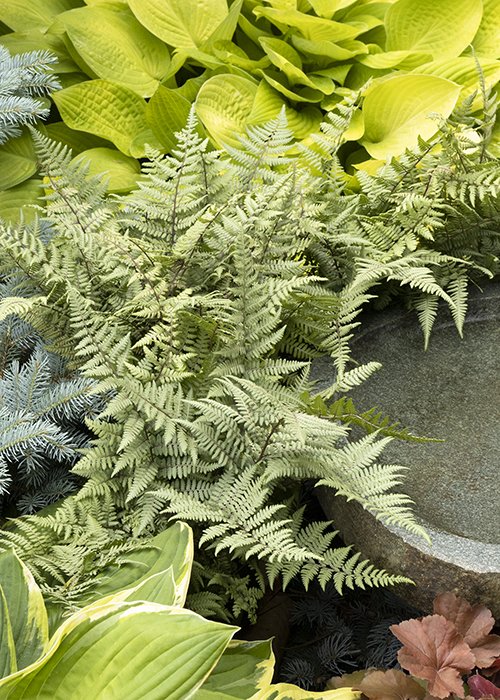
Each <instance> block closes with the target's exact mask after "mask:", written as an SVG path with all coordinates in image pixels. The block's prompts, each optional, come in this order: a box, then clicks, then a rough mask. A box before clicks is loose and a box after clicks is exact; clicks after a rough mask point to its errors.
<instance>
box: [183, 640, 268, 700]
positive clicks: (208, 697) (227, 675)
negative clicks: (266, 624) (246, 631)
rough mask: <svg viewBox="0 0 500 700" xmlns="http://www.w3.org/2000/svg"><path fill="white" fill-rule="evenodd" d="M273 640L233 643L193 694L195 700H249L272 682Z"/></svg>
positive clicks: (237, 641) (236, 641)
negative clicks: (248, 699)
mask: <svg viewBox="0 0 500 700" xmlns="http://www.w3.org/2000/svg"><path fill="white" fill-rule="evenodd" d="M273 672H274V654H273V651H272V647H271V640H270V639H269V640H267V641H265V642H261V641H256V642H242V641H239V640H233V641H232V642H230V643H229V646H228V647H227V648H226V650H225V651H224V653H223V654H222V656H221V657H220V659H219V661H218V662H217V665H216V667H215V668H214V670H213V671H212V673H211V674H210V675H209V677H208V678H207V680H206V681H205V682H204V683H203V685H202V686H201V688H199V690H197V691H196V693H195V694H194V695H193V700H219V699H220V700H246V698H250V697H251V696H252V695H254V694H255V693H257V692H258V691H259V690H261V689H263V688H267V687H268V686H269V684H270V683H271V681H272V678H273Z"/></svg>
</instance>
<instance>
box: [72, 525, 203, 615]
mask: <svg viewBox="0 0 500 700" xmlns="http://www.w3.org/2000/svg"><path fill="white" fill-rule="evenodd" d="M193 556H194V550H193V532H192V530H191V528H190V527H189V525H186V524H185V523H181V522H178V523H175V525H172V526H171V527H169V528H168V529H166V530H164V531H163V532H161V533H160V534H159V535H156V537H154V538H153V540H152V542H151V546H150V547H145V548H143V549H137V550H136V551H135V552H129V553H128V554H127V563H125V564H122V565H121V566H113V567H110V568H109V569H107V570H104V571H103V572H102V576H101V577H100V579H99V580H98V582H97V584H96V585H95V587H94V588H92V589H91V590H90V592H89V593H88V594H87V596H86V598H85V601H84V602H85V604H86V605H88V604H90V603H95V602H96V601H97V602H98V601H99V600H101V599H102V598H104V597H107V596H112V595H116V594H117V593H119V592H120V591H125V590H128V589H132V588H133V589H135V588H137V587H138V586H139V585H140V584H142V583H144V582H145V581H147V580H148V579H150V578H151V577H152V576H154V575H156V574H159V573H162V572H165V571H166V570H168V569H171V574H170V575H171V577H172V581H173V584H174V587H173V589H170V593H169V594H168V595H172V596H173V597H171V598H169V597H168V596H167V591H166V592H165V596H166V597H165V598H164V599H162V600H159V599H158V598H155V599H154V600H153V599H151V598H148V600H150V601H151V602H155V603H161V604H162V605H178V606H182V605H184V602H185V600H186V595H187V589H188V586H189V579H190V576H191V566H192V562H193ZM143 592H144V591H143ZM143 599H144V598H143ZM134 600H137V598H134ZM167 601H168V602H167Z"/></svg>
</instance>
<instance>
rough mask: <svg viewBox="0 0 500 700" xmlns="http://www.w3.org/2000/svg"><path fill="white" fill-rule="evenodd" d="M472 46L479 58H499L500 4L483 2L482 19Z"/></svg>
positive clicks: (493, 1) (486, 0) (494, 1)
mask: <svg viewBox="0 0 500 700" xmlns="http://www.w3.org/2000/svg"><path fill="white" fill-rule="evenodd" d="M472 46H473V47H474V50H475V52H476V54H477V55H478V56H479V57H485V58H500V3H499V2H498V0H483V18H482V20H481V24H480V25H479V29H478V30H477V33H476V36H475V37H474V39H473V40H472Z"/></svg>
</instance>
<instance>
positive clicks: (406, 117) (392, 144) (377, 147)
mask: <svg viewBox="0 0 500 700" xmlns="http://www.w3.org/2000/svg"><path fill="white" fill-rule="evenodd" d="M459 93H460V86H459V85H456V84H455V83H452V82H451V81H450V80H445V79H444V78H438V77H436V76H434V75H400V76H395V77H393V78H390V79H388V80H385V81H384V82H381V83H380V84H378V85H376V86H375V87H374V88H373V89H371V90H370V91H369V92H368V94H367V95H366V97H365V100H364V103H363V118H364V123H365V133H364V137H363V138H362V139H361V141H360V144H361V145H362V146H364V147H365V148H366V150H367V151H368V153H369V154H370V155H371V156H373V157H374V158H379V159H385V158H386V157H387V156H388V155H394V156H398V155H400V154H401V153H403V151H404V150H405V148H411V147H413V146H415V145H416V143H417V140H418V136H421V137H422V138H424V139H427V138H430V137H431V136H432V135H433V134H434V133H435V132H436V131H437V124H436V122H435V121H433V120H431V119H428V118H427V115H428V114H429V113H430V112H438V113H439V114H442V115H443V116H444V117H448V116H449V115H450V114H451V112H452V110H453V107H454V106H455V103H456V101H457V97H458V95H459Z"/></svg>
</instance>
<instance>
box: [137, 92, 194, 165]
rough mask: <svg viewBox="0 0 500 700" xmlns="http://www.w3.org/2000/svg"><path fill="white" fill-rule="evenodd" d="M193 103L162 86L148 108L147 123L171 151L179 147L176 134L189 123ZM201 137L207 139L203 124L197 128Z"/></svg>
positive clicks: (163, 144)
mask: <svg viewBox="0 0 500 700" xmlns="http://www.w3.org/2000/svg"><path fill="white" fill-rule="evenodd" d="M190 109H191V102H190V101H189V100H187V99H186V98H185V97H183V96H182V95H181V94H179V92H177V91H176V90H169V89H168V88H166V87H163V85H160V86H159V88H158V90H157V91H156V92H155V94H154V95H153V97H152V98H151V99H150V100H149V102H148V106H147V107H146V123H147V124H148V126H149V128H150V129H151V131H152V132H153V134H154V135H155V136H156V138H157V139H158V141H159V142H160V143H161V144H162V146H163V147H164V148H165V149H166V150H167V151H171V150H172V149H173V148H175V147H176V145H177V139H176V137H175V133H176V132H178V131H181V130H182V129H183V128H184V127H185V126H186V122H187V118H188V115H189V111H190ZM197 130H198V133H199V134H200V136H203V137H204V138H205V137H206V134H205V130H204V129H203V126H202V125H201V124H198V126H197Z"/></svg>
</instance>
